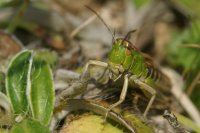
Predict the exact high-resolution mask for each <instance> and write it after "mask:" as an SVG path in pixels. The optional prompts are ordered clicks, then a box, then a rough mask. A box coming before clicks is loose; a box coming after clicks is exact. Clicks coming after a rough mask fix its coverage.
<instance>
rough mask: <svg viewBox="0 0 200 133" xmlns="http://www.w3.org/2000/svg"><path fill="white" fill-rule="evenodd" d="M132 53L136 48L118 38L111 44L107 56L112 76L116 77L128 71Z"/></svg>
mask: <svg viewBox="0 0 200 133" xmlns="http://www.w3.org/2000/svg"><path fill="white" fill-rule="evenodd" d="M134 51H136V48H135V47H133V45H132V44H131V43H130V42H129V41H127V40H125V39H123V38H118V39H116V40H115V41H114V42H113V45H112V49H111V50H110V52H109V54H108V65H109V70H110V71H111V72H112V74H114V75H116V76H117V75H120V74H122V73H124V72H125V71H127V72H128V71H129V69H130V68H131V65H132V63H133V59H134V58H133V57H134V55H133V54H134Z"/></svg>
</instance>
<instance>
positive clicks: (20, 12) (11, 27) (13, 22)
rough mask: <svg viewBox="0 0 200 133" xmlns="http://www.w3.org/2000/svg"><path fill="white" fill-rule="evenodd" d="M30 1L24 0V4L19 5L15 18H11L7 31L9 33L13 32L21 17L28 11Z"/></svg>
mask: <svg viewBox="0 0 200 133" xmlns="http://www.w3.org/2000/svg"><path fill="white" fill-rule="evenodd" d="M29 3H30V1H29V0H23V3H22V5H21V6H20V7H19V9H18V11H17V13H16V14H15V16H14V18H13V19H12V20H11V22H10V24H9V26H8V28H7V32H8V33H13V32H14V31H15V29H16V28H17V26H18V25H19V23H20V20H21V18H22V17H23V16H24V12H25V11H26V9H27V7H28V5H29Z"/></svg>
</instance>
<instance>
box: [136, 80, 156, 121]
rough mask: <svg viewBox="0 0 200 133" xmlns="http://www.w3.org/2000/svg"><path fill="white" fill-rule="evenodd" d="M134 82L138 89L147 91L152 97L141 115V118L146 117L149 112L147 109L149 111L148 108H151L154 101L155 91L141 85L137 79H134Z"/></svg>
mask: <svg viewBox="0 0 200 133" xmlns="http://www.w3.org/2000/svg"><path fill="white" fill-rule="evenodd" d="M134 81H135V83H136V84H137V85H139V87H141V89H144V90H146V91H148V92H149V93H150V94H151V95H152V97H151V99H150V101H149V103H148V105H147V107H146V109H145V111H144V113H143V116H144V117H146V115H147V113H148V112H149V109H150V107H151V105H152V103H153V101H154V99H155V96H156V91H155V89H154V88H152V87H151V86H149V85H147V84H145V83H143V82H142V81H140V80H139V79H135V80H134Z"/></svg>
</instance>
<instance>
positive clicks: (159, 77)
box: [81, 8, 170, 117]
mask: <svg viewBox="0 0 200 133" xmlns="http://www.w3.org/2000/svg"><path fill="white" fill-rule="evenodd" d="M89 9H90V10H91V11H93V12H94V13H95V14H96V15H97V16H98V17H99V18H100V19H101V21H102V22H103V23H104V24H105V26H106V27H107V29H108V30H109V31H110V32H111V30H110V28H109V27H108V26H107V25H106V23H105V22H104V21H103V19H102V18H101V17H100V15H99V14H98V13H96V12H95V11H94V10H93V9H91V8H89ZM133 32H135V30H133V31H130V32H128V33H127V35H126V36H125V37H124V38H118V39H115V38H114V34H112V35H113V43H112V48H111V50H110V51H109V53H108V62H107V63H106V62H101V61H97V60H89V61H88V62H87V63H86V65H85V67H84V69H83V73H82V75H81V79H84V78H86V75H87V71H88V69H89V67H90V66H91V65H96V66H101V67H104V68H105V71H106V70H108V71H109V78H110V79H111V80H113V81H117V80H118V79H121V78H122V79H123V87H122V90H121V94H120V98H119V100H118V101H117V102H116V103H114V104H112V105H110V107H109V108H108V111H107V113H106V116H107V114H108V112H109V111H110V110H112V109H113V108H115V107H116V106H118V105H120V104H121V103H122V102H123V101H124V100H125V98H126V95H127V91H128V87H129V85H133V84H136V85H138V86H139V88H140V89H142V90H143V91H144V92H145V94H146V92H148V93H149V94H151V96H150V100H149V102H148V104H147V107H146V109H145V111H144V113H143V116H144V117H146V116H147V114H148V112H149V109H150V107H151V106H152V103H153V101H154V99H155V96H156V89H157V88H161V89H163V90H168V89H169V88H170V85H169V79H168V78H167V77H166V76H165V75H164V74H163V73H162V72H161V71H160V70H159V69H157V68H156V67H155V65H154V63H153V61H152V60H151V59H150V58H149V57H148V56H146V55H144V54H143V53H141V52H140V51H139V50H138V49H137V48H136V47H135V46H134V45H133V44H132V43H131V42H130V41H128V38H129V36H130V34H131V33H133ZM111 33H112V32H111ZM105 71H104V73H103V75H104V74H105ZM101 77H102V76H101Z"/></svg>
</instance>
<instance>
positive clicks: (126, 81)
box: [105, 74, 128, 120]
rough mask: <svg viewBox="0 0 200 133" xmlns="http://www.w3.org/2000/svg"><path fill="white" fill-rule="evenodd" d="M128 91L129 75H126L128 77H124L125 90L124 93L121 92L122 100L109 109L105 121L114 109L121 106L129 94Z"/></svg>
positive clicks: (123, 89)
mask: <svg viewBox="0 0 200 133" xmlns="http://www.w3.org/2000/svg"><path fill="white" fill-rule="evenodd" d="M127 90H128V74H126V75H125V76H124V85H123V88H122V92H121V94H120V99H119V101H117V102H116V103H114V104H112V105H111V106H110V107H109V108H108V110H107V112H106V116H105V120H106V118H107V116H108V113H109V112H110V110H112V109H113V108H115V107H117V106H118V105H120V104H121V103H122V102H123V101H124V100H125V98H126V94H127Z"/></svg>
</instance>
